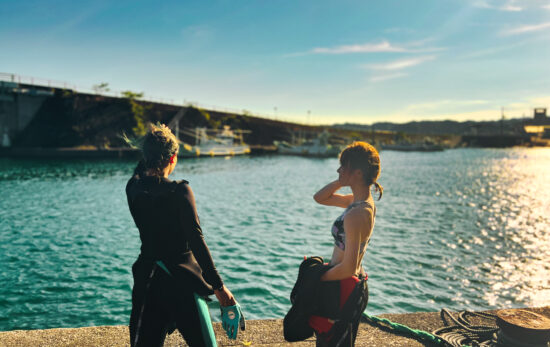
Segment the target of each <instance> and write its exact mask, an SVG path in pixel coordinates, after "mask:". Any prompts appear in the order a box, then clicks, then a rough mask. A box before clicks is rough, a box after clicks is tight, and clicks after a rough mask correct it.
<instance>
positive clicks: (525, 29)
mask: <svg viewBox="0 0 550 347" xmlns="http://www.w3.org/2000/svg"><path fill="white" fill-rule="evenodd" d="M548 28H550V22H546V23H540V24H535V25H523V26H520V27H517V28H513V29H508V30H506V31H503V32H502V34H503V35H517V34H525V33H531V32H536V31H541V30H545V29H548Z"/></svg>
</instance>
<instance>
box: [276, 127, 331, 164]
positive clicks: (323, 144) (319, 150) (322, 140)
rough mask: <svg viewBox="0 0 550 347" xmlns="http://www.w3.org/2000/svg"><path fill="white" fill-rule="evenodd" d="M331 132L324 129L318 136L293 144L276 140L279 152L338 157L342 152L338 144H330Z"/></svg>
mask: <svg viewBox="0 0 550 347" xmlns="http://www.w3.org/2000/svg"><path fill="white" fill-rule="evenodd" d="M329 137H330V133H329V132H328V131H323V132H322V133H320V134H319V136H317V137H316V138H314V139H312V140H307V141H299V144H297V145H292V144H290V143H288V142H285V141H282V142H276V143H275V145H276V146H277V152H278V153H280V154H288V155H301V156H306V157H323V158H326V157H336V156H337V155H338V153H340V148H339V147H338V146H333V145H331V144H329V141H328V140H329Z"/></svg>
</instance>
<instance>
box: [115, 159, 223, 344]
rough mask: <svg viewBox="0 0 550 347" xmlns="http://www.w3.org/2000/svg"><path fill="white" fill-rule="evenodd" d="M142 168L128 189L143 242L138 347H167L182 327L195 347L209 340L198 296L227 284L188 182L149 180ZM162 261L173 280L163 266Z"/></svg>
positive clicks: (135, 293)
mask: <svg viewBox="0 0 550 347" xmlns="http://www.w3.org/2000/svg"><path fill="white" fill-rule="evenodd" d="M143 169H144V168H143V165H142V164H141V163H140V164H139V165H138V167H137V168H136V170H135V171H134V175H133V176H132V178H131V179H130V180H129V181H128V184H127V185H126V196H127V198H128V205H129V207H130V212H131V214H132V217H133V218H134V221H135V223H136V226H137V227H138V229H139V235H140V238H141V242H142V245H141V254H140V255H139V257H138V259H137V260H136V262H135V263H134V265H133V266H132V273H133V276H134V287H133V290H132V313H131V316H130V343H131V345H132V346H162V345H163V343H164V339H165V337H166V334H167V333H168V332H171V331H173V329H174V328H177V329H178V330H179V331H180V333H181V334H182V336H183V337H184V339H185V340H186V342H187V343H188V344H189V345H190V346H201V345H203V344H204V339H203V335H202V331H201V327H200V321H199V318H198V313H197V312H198V311H197V307H196V305H195V299H194V293H197V294H199V295H203V296H204V295H210V294H212V293H213V288H215V289H217V288H220V287H221V286H222V285H223V282H222V280H221V278H220V276H219V274H218V272H217V271H216V268H215V266H214V262H213V261H212V257H211V255H210V252H209V250H208V247H207V246H206V243H205V242H204V238H203V235H202V230H201V227H200V224H199V218H198V216H197V212H196V208H195V204H194V199H193V198H192V196H191V194H192V193H191V192H190V188H189V185H188V182H187V181H184V180H181V181H171V180H169V179H167V178H159V177H156V176H146V175H144V171H143ZM159 260H160V261H162V262H163V263H164V264H165V266H166V267H167V268H168V270H169V271H170V273H171V275H168V274H167V273H166V272H165V271H163V270H162V269H161V268H160V267H159V266H158V265H156V262H157V261H159Z"/></svg>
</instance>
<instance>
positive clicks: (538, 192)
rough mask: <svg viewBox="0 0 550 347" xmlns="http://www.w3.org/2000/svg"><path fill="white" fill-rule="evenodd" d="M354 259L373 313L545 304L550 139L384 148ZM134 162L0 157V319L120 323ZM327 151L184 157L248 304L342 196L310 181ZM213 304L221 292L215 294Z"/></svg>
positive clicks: (326, 246)
mask: <svg viewBox="0 0 550 347" xmlns="http://www.w3.org/2000/svg"><path fill="white" fill-rule="evenodd" d="M381 156H382V166H383V169H382V176H381V178H380V183H381V184H382V185H383V186H384V188H385V190H384V197H383V198H382V200H381V201H379V202H378V203H377V208H378V215H377V220H376V227H375V230H374V234H373V237H372V240H371V242H370V245H369V249H368V251H367V255H366V257H365V260H364V262H363V263H364V266H365V268H366V269H367V271H368V273H369V288H370V301H369V306H368V308H367V310H368V311H369V312H370V313H382V312H411V311H433V310H439V309H440V308H442V307H449V308H452V309H455V310H460V309H490V308H498V307H521V306H540V305H549V304H550V282H549V281H550V264H549V262H548V259H550V228H549V226H550V214H549V211H550V149H507V150H490V149H456V150H448V151H445V152H439V153H400V152H393V151H385V152H382V153H381ZM134 165H135V163H133V162H128V161H74V160H73V161H61V160H47V161H46V160H12V159H0V195H1V200H0V264H1V266H2V270H1V271H0V283H1V286H0V330H12V329H38V328H53V327H80V326H91V325H115V324H127V323H128V316H129V312H130V305H131V304H130V291H131V286H132V278H131V272H130V267H131V265H132V263H133V261H134V260H135V258H136V256H137V255H138V251H139V237H138V232H137V229H136V228H135V226H134V224H133V221H132V218H131V216H130V213H129V211H128V207H127V204H126V197H125V193H124V187H125V184H126V181H127V180H128V178H129V176H130V174H131V172H132V170H133V168H134ZM337 166H338V163H337V159H307V158H299V157H280V156H266V157H237V158H230V159H224V158H209V159H200V160H198V159H191V160H181V161H180V162H179V164H178V167H177V168H176V171H175V173H174V174H173V176H172V177H173V178H175V179H180V178H185V179H187V180H189V181H190V182H191V186H192V187H193V189H194V191H195V195H196V199H197V204H198V210H199V215H200V217H201V222H202V225H203V228H204V231H205V237H206V240H207V242H208V244H209V246H210V249H211V251H212V253H213V256H214V259H215V261H216V263H217V266H218V268H219V271H220V273H221V274H222V277H223V279H224V280H225V282H226V284H227V285H228V287H229V288H230V289H231V290H232V291H233V293H234V294H235V296H236V297H237V299H238V300H239V301H240V303H241V304H242V306H243V307H244V310H245V314H246V315H247V318H249V319H258V318H281V317H283V316H284V315H285V313H286V311H287V310H288V308H289V300H288V295H289V293H290V290H291V288H292V286H293V284H294V281H295V279H296V274H297V266H298V265H299V263H300V262H301V260H302V259H303V256H304V255H322V256H324V257H328V256H330V254H331V251H332V240H331V235H330V225H331V223H332V221H333V220H334V219H335V218H336V217H337V216H338V214H339V213H340V212H341V210H339V209H338V208H334V207H332V208H331V207H325V206H320V205H317V204H315V203H314V201H313V199H312V195H313V194H314V193H315V192H316V191H317V190H318V189H319V188H321V187H322V186H323V185H324V184H325V183H327V182H329V181H330V180H333V179H335V178H336V177H337V174H336V169H337ZM211 309H212V314H213V316H214V318H216V317H218V315H219V314H218V312H219V311H217V308H216V306H215V305H211Z"/></svg>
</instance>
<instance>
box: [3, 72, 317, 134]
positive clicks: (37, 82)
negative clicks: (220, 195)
mask: <svg viewBox="0 0 550 347" xmlns="http://www.w3.org/2000/svg"><path fill="white" fill-rule="evenodd" d="M0 81H4V82H13V83H17V84H25V85H31V86H36V87H42V88H43V87H48V88H56V89H69V90H72V91H75V92H78V93H84V94H94V95H101V96H109V97H115V98H125V96H124V92H123V91H115V90H104V89H103V90H102V89H101V88H95V89H94V88H89V87H81V86H77V85H76V84H73V83H68V82H64V81H58V80H52V79H46V78H37V77H32V76H23V75H17V74H11V73H5V72H0ZM139 100H142V101H148V102H155V103H160V104H166V105H172V106H180V107H184V106H190V105H191V106H194V107H198V108H202V109H206V110H211V111H215V112H220V113H233V114H244V113H247V114H249V115H251V116H254V117H259V118H265V119H270V120H274V121H281V122H288V123H295V124H300V125H308V124H306V122H301V121H296V119H291V118H290V117H285V116H281V115H278V114H276V113H273V114H266V113H259V112H250V111H248V110H238V109H235V108H230V107H219V106H214V105H208V104H204V103H200V102H196V101H190V100H186V99H181V100H176V99H173V98H160V97H154V96H148V95H144V96H143V97H141V98H140V99H139Z"/></svg>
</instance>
